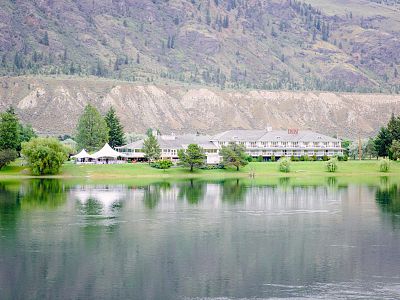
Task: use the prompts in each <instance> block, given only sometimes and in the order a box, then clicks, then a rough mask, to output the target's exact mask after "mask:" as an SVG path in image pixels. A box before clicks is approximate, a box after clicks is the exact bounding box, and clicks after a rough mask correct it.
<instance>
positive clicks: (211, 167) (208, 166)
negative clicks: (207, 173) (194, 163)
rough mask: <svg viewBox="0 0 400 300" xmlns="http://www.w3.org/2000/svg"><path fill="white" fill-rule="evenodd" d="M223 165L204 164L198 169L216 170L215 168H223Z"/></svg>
mask: <svg viewBox="0 0 400 300" xmlns="http://www.w3.org/2000/svg"><path fill="white" fill-rule="evenodd" d="M224 168H225V166H224V165H223V164H217V165H204V166H202V167H201V168H200V169H202V170H217V169H224Z"/></svg>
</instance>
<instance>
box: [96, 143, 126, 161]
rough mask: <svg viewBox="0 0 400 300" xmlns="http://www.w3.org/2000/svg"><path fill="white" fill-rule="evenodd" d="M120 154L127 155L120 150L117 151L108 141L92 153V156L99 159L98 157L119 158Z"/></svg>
mask: <svg viewBox="0 0 400 300" xmlns="http://www.w3.org/2000/svg"><path fill="white" fill-rule="evenodd" d="M120 156H125V155H124V154H122V153H120V152H117V151H115V150H114V149H113V148H111V147H110V145H109V144H107V143H106V144H105V145H104V146H103V148H101V149H100V150H99V151H97V152H96V153H93V154H92V157H93V158H96V159H98V158H118V157H120Z"/></svg>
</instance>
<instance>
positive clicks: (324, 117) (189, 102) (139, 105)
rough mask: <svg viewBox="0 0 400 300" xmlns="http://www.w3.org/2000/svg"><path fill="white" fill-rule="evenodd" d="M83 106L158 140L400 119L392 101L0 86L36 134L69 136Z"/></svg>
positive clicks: (105, 85)
mask: <svg viewBox="0 0 400 300" xmlns="http://www.w3.org/2000/svg"><path fill="white" fill-rule="evenodd" d="M87 103H92V104H94V105H95V106H96V107H98V108H99V109H100V110H101V111H102V112H105V111H106V110H107V109H108V107H110V105H113V106H114V107H115V108H116V110H117V112H118V114H119V116H120V117H121V119H122V121H123V123H124V126H125V128H126V131H129V132H144V131H145V130H146V129H147V128H149V127H153V128H159V129H160V130H161V131H162V132H164V133H170V132H175V133H179V132H195V131H200V132H203V133H215V132H218V131H221V130H226V129H231V128H265V127H266V126H267V125H268V124H269V125H272V126H273V127H274V128H300V129H312V130H316V131H319V132H322V133H327V134H330V135H334V134H338V135H339V136H346V137H357V136H358V135H360V136H362V137H364V136H370V135H372V134H374V133H375V132H376V131H377V130H378V129H379V127H380V126H381V125H383V124H385V123H386V122H387V120H388V119H389V117H390V115H391V113H392V112H394V113H396V114H398V113H400V96H398V95H397V96H396V95H384V94H350V93H349V94H344V93H330V92H291V91H290V92H289V91H260V90H257V91H255V90H254V91H250V90H243V91H235V90H220V89H213V88H205V87H201V86H199V87H193V86H191V87H189V86H176V85H175V86H174V85H166V84H165V85H158V86H156V85H139V84H132V83H126V82H119V81H111V80H99V79H76V78H64V79H54V78H42V79H38V78H35V77H17V78H1V79H0V110H4V109H5V108H6V107H8V106H10V105H13V106H14V107H15V108H16V109H17V112H18V114H19V115H20V116H21V118H22V120H23V121H25V122H28V123H31V124H32V125H33V126H34V128H35V129H36V130H37V131H38V132H40V133H44V134H63V133H69V134H71V133H74V130H75V126H76V122H77V119H78V117H79V115H80V114H81V113H82V111H83V109H84V107H85V105H86V104H87Z"/></svg>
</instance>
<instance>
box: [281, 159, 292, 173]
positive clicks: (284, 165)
mask: <svg viewBox="0 0 400 300" xmlns="http://www.w3.org/2000/svg"><path fill="white" fill-rule="evenodd" d="M279 171H280V172H284V173H289V172H290V160H289V159H288V158H286V157H282V158H281V159H279Z"/></svg>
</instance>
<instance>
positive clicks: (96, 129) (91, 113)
mask: <svg viewBox="0 0 400 300" xmlns="http://www.w3.org/2000/svg"><path fill="white" fill-rule="evenodd" d="M76 142H77V143H78V149H86V150H87V151H94V150H97V149H99V148H100V147H102V146H103V145H104V144H105V143H107V142H108V127H107V123H106V121H105V120H104V118H103V117H102V116H101V115H100V113H99V111H98V110H97V109H96V108H95V107H94V106H92V105H90V104H88V105H87V106H86V107H85V111H84V112H83V115H82V116H81V117H80V118H79V121H78V126H77V135H76Z"/></svg>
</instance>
